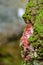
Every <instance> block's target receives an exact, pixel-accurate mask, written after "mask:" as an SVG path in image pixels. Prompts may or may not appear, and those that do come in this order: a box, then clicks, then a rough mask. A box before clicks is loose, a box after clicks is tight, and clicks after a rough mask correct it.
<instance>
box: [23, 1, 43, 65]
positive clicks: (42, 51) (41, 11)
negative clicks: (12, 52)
mask: <svg viewBox="0 0 43 65" xmlns="http://www.w3.org/2000/svg"><path fill="white" fill-rule="evenodd" d="M23 18H24V20H25V21H26V23H32V24H33V35H32V36H31V37H30V38H29V39H28V40H29V42H30V43H31V44H32V46H33V47H34V49H35V51H36V52H37V57H36V58H35V57H34V59H36V60H40V59H41V60H42V61H43V0H29V1H28V3H27V6H26V10H25V14H24V15H23ZM27 20H28V22H27ZM33 65H35V64H33ZM36 65H40V64H36ZM42 65H43V64H42Z"/></svg>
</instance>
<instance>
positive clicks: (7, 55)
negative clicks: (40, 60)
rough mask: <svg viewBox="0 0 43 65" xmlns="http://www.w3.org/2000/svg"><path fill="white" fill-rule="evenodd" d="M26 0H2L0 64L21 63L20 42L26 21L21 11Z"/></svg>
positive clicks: (15, 64)
mask: <svg viewBox="0 0 43 65" xmlns="http://www.w3.org/2000/svg"><path fill="white" fill-rule="evenodd" d="M26 2H27V1H26V0H0V65H21V61H22V58H21V56H20V47H19V43H20V37H21V34H22V31H23V29H24V27H25V23H24V20H23V19H22V17H21V16H20V13H22V12H24V10H25V5H26ZM19 10H20V13H18V12H19ZM21 10H22V12H21Z"/></svg>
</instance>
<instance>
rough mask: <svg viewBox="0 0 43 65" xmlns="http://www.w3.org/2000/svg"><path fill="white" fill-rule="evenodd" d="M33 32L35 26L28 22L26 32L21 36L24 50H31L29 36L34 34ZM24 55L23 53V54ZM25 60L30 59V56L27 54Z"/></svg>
mask: <svg viewBox="0 0 43 65" xmlns="http://www.w3.org/2000/svg"><path fill="white" fill-rule="evenodd" d="M32 33H33V27H32V25H31V24H26V27H25V29H24V32H23V34H22V37H21V43H22V47H23V49H24V51H27V49H28V50H29V41H28V38H29V37H30V36H31V35H32ZM22 55H23V54H22ZM25 60H30V56H29V55H26V57H25Z"/></svg>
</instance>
